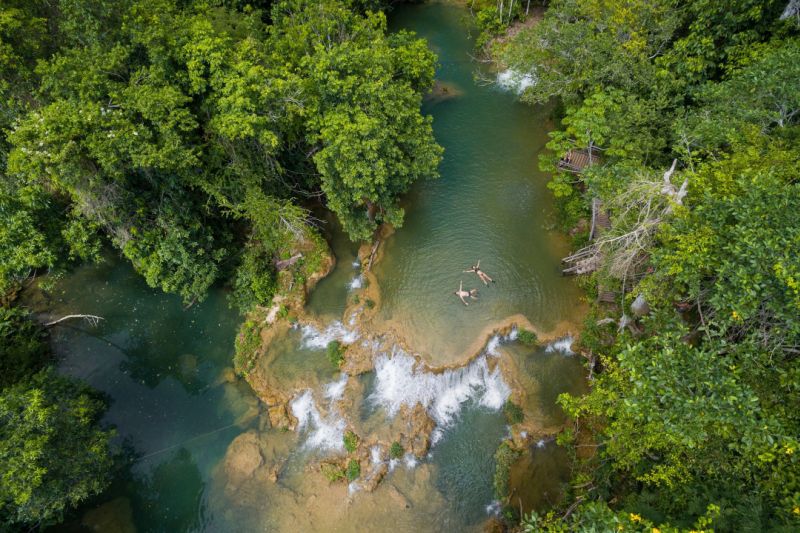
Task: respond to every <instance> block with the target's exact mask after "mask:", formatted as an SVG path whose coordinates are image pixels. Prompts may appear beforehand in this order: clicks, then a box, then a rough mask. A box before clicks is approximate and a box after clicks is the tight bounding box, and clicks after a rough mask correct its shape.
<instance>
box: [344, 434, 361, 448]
mask: <svg viewBox="0 0 800 533" xmlns="http://www.w3.org/2000/svg"><path fill="white" fill-rule="evenodd" d="M342 440H344V449H345V450H347V452H348V453H353V452H354V451H356V449H357V448H358V443H359V441H360V440H361V439H359V438H358V435H356V434H355V433H353V432H352V431H349V430H348V431H346V432H345V434H344V437H343V439H342Z"/></svg>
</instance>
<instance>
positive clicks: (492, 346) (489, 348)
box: [486, 335, 500, 357]
mask: <svg viewBox="0 0 800 533" xmlns="http://www.w3.org/2000/svg"><path fill="white" fill-rule="evenodd" d="M499 347H500V336H499V335H492V338H491V339H489V342H487V343H486V353H487V354H489V355H491V356H492V357H499V356H500V352H498V351H497V349H498V348H499Z"/></svg>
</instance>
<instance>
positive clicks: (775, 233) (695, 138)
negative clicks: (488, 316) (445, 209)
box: [491, 0, 800, 531]
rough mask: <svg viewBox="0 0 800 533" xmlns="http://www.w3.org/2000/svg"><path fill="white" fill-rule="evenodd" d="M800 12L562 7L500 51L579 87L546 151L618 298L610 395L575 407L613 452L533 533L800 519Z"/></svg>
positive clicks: (572, 90) (600, 312)
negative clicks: (578, 157)
mask: <svg viewBox="0 0 800 533" xmlns="http://www.w3.org/2000/svg"><path fill="white" fill-rule="evenodd" d="M799 14H800V10H799V9H798V5H797V2H788V4H787V2H786V1H785V0H767V1H763V0H736V1H731V2H709V1H706V0H691V1H686V2H677V1H674V0H658V1H633V2H602V1H592V0H589V1H582V0H581V1H577V0H558V1H553V2H550V3H549V5H548V7H547V10H546V12H545V13H544V16H543V18H542V20H541V21H539V22H538V23H536V24H533V25H528V26H527V27H525V28H522V29H521V30H520V31H518V32H517V33H516V34H515V35H514V36H513V37H511V38H509V39H507V40H505V41H499V42H496V43H494V44H492V45H491V51H492V52H493V53H494V54H495V57H497V58H498V59H500V60H501V61H502V62H504V63H505V64H506V65H507V66H508V67H510V68H511V69H513V70H514V71H516V72H517V73H519V74H520V75H526V76H528V77H529V79H531V80H533V83H532V84H531V85H530V86H529V87H527V88H526V89H525V91H524V92H523V93H522V95H521V97H522V99H523V100H525V101H528V102H530V103H534V104H535V103H545V102H550V101H552V100H557V101H558V102H559V109H560V118H561V123H560V127H559V128H557V129H556V130H555V131H554V132H552V133H551V134H550V135H551V140H550V143H549V144H548V148H549V149H550V151H549V152H548V153H547V154H545V155H544V156H543V157H542V160H541V166H542V168H543V169H546V170H549V171H553V172H554V174H553V178H552V181H551V183H550V188H551V189H552V190H553V192H554V193H555V195H556V196H557V197H558V199H559V205H560V213H561V215H560V216H561V219H562V223H563V225H564V227H565V228H573V227H575V228H578V231H574V232H573V233H574V234H575V233H577V235H578V236H577V237H576V241H575V245H576V246H575V247H576V249H577V251H576V254H574V256H573V258H571V259H570V260H569V261H570V262H569V264H571V265H573V270H572V271H573V272H580V273H583V274H584V280H583V283H584V285H585V286H586V287H587V288H588V289H589V290H590V291H591V292H592V293H593V294H594V295H600V294H602V295H605V296H604V298H606V299H607V298H608V295H611V301H612V302H613V303H612V304H610V305H609V304H603V303H597V304H596V305H595V306H594V307H593V310H592V312H591V313H590V316H589V317H588V319H587V321H586V324H585V329H584V332H583V334H582V339H581V349H582V352H583V353H584V354H585V355H586V356H587V357H588V358H589V361H590V367H591V371H592V379H593V382H592V389H591V392H590V393H589V394H587V395H585V396H583V397H570V396H564V397H562V398H561V400H560V401H561V403H562V405H563V406H564V407H565V408H566V410H567V411H568V412H569V414H570V415H571V416H572V417H573V420H574V421H575V426H574V427H572V428H570V430H569V431H567V432H566V433H565V434H564V435H562V437H561V440H562V441H563V442H572V444H576V445H577V446H579V447H580V448H583V449H591V450H593V452H592V453H588V454H583V457H584V460H583V461H582V462H581V463H580V467H579V468H578V469H577V470H576V472H575V478H574V480H573V485H572V487H573V488H572V489H571V493H570V498H569V500H568V501H567V502H566V503H565V504H564V507H563V508H562V509H561V510H560V512H556V511H553V512H551V513H550V514H549V515H547V516H540V515H536V514H534V515H532V516H530V517H529V518H528V519H527V520H526V521H525V524H526V529H527V530H529V531H601V530H617V529H619V530H626V531H651V530H652V531H656V530H660V531H677V530H688V529H695V530H700V529H709V528H713V529H714V530H715V531H794V530H797V528H798V527H800V463H799V462H798V461H800V459H799V458H800V357H798V356H799V355H800V298H799V296H800V292H799V291H800V285H798V280H800V255H798V253H797V250H798V245H800V216H798V213H800V181H798V180H799V179H800V157H799V156H798V154H800V35H799V33H798V28H799V25H800V18H798V15H799ZM570 154H591V159H590V164H589V165H588V166H586V167H585V168H580V169H577V170H576V169H574V168H570V166H569V161H568V158H570V157H571V155H570ZM598 211H602V212H604V213H605V214H606V215H608V218H609V220H610V227H609V228H607V229H604V228H600V230H598V231H595V232H594V234H592V235H591V236H590V235H589V228H590V227H592V224H591V223H590V222H588V221H591V220H595V219H596V218H595V217H596V212H598ZM580 228H583V231H580ZM576 449H577V448H576Z"/></svg>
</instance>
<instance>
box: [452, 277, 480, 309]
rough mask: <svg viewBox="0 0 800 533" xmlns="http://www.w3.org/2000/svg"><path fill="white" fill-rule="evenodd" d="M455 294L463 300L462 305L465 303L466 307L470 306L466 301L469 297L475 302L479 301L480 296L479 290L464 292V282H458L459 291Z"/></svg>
mask: <svg viewBox="0 0 800 533" xmlns="http://www.w3.org/2000/svg"><path fill="white" fill-rule="evenodd" d="M453 294H455V295H456V296H458V297H459V298H460V299H461V303H463V304H464V305H469V304H468V303H467V301H466V300H465V299H464V298H466V297H467V296H469V297H470V298H472V299H473V300H477V299H478V296H477V294H478V289H470V290H468V291H465V290H464V282H463V281H459V282H458V290H457V291H456V292H454V293H453Z"/></svg>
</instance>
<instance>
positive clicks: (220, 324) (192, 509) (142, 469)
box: [40, 4, 583, 532]
mask: <svg viewBox="0 0 800 533" xmlns="http://www.w3.org/2000/svg"><path fill="white" fill-rule="evenodd" d="M465 16H466V12H465V11H464V10H463V9H460V8H457V7H453V6H446V5H441V4H431V5H424V6H405V7H403V8H402V9H398V10H397V11H395V12H394V13H393V15H392V17H391V26H392V28H393V29H400V28H408V29H414V30H416V31H418V32H419V33H420V35H422V36H423V37H426V38H428V39H429V40H430V42H431V46H432V47H433V49H434V50H435V51H436V52H437V53H438V54H439V56H440V62H441V68H440V69H439V74H438V75H439V77H440V79H441V80H442V81H444V82H447V83H449V84H452V87H453V89H451V93H450V94H454V93H455V91H456V90H457V91H460V92H461V94H460V95H458V96H455V97H453V98H450V99H440V100H439V101H438V102H435V103H434V102H433V101H429V102H428V103H427V104H426V107H425V111H426V112H428V113H430V114H432V115H433V117H434V129H435V133H436V136H437V139H438V140H439V142H440V143H441V144H442V145H443V146H445V149H446V150H447V152H446V154H445V159H444V161H443V163H442V168H441V173H442V178H441V179H440V180H438V181H433V182H427V183H421V184H419V185H418V186H416V187H415V188H414V190H413V191H412V192H411V193H410V194H409V195H408V197H407V198H406V199H405V200H404V204H405V207H406V210H407V217H406V225H405V227H403V228H402V229H400V230H399V231H398V232H397V233H396V234H395V235H394V236H393V237H392V238H390V239H389V240H388V242H387V244H386V253H385V256H384V260H383V262H382V263H380V264H379V265H378V266H377V267H376V274H377V276H378V279H379V282H380V285H381V290H382V296H383V306H384V307H383V311H382V313H383V317H382V318H383V319H386V320H389V321H390V322H393V323H394V324H395V325H398V326H399V330H400V332H401V333H404V334H405V335H404V336H405V341H406V342H408V344H410V345H411V347H412V348H414V349H417V350H421V351H423V352H424V355H425V356H426V357H427V358H428V359H429V360H430V361H431V362H433V363H436V364H441V363H451V362H453V361H457V360H459V359H461V358H463V357H464V356H465V355H466V354H464V350H465V348H466V347H467V346H468V345H471V344H473V343H474V342H475V341H476V339H477V338H478V337H479V334H480V332H481V331H482V330H483V329H484V328H485V327H486V326H488V325H490V324H492V323H494V322H496V321H498V320H501V319H503V318H505V317H507V316H509V315H512V314H515V313H522V314H524V315H526V316H527V317H528V318H529V319H530V320H531V321H532V322H533V323H534V324H535V325H536V326H537V327H539V328H541V329H543V330H547V329H550V328H552V327H554V326H556V325H557V324H558V323H560V322H561V321H563V320H568V319H569V318H570V317H571V316H572V314H573V311H574V308H575V307H576V302H577V292H576V289H575V287H574V286H573V285H572V284H571V282H570V281H569V280H565V279H563V278H561V277H560V276H559V269H558V266H559V265H558V257H559V255H558V253H557V252H558V248H559V243H558V241H557V239H556V238H555V237H554V236H552V235H550V234H548V233H547V232H546V231H545V230H544V225H545V223H546V220H547V216H548V213H549V210H550V200H549V196H548V194H549V193H548V192H547V191H546V188H545V186H544V183H545V177H544V176H542V175H541V174H540V173H538V172H537V170H536V157H537V153H538V151H539V150H541V148H542V146H543V144H544V142H545V131H546V129H547V126H546V124H545V122H546V118H545V117H546V113H545V111H544V110H539V111H537V110H532V109H531V108H529V107H526V106H523V105H521V104H517V103H515V102H514V99H513V96H512V95H509V94H505V93H503V92H500V91H499V90H496V89H493V88H491V87H485V86H480V85H478V84H475V83H474V81H473V79H472V73H473V72H474V69H475V68H476V65H475V64H474V63H471V62H470V60H469V57H468V53H469V52H470V51H471V48H472V43H471V42H470V41H469V40H467V37H466V31H467V27H466V26H465V20H466V19H465ZM328 227H329V228H330V229H329V230H328V231H329V235H328V236H329V238H330V240H331V242H332V246H333V248H334V250H335V252H336V254H337V258H338V263H337V267H336V269H335V270H334V272H333V273H332V274H331V276H329V277H328V278H326V279H325V280H323V281H322V282H321V283H320V284H319V285H318V287H317V289H315V291H314V293H313V294H312V295H311V298H310V300H309V306H308V307H309V310H310V311H311V312H312V313H313V314H315V315H317V316H318V317H319V318H320V321H321V322H323V323H327V324H330V323H331V321H333V320H341V318H342V313H343V311H344V309H345V306H346V302H347V299H348V298H350V297H351V295H352V289H351V288H350V284H351V282H352V280H353V279H354V278H355V277H356V276H357V275H358V272H359V270H358V269H357V268H355V267H354V266H353V264H352V263H353V261H354V260H355V252H356V248H357V247H356V245H354V244H352V243H349V242H348V241H347V239H346V238H344V237H343V236H342V235H341V233H340V232H338V230H337V229H336V225H335V224H329V225H328ZM477 259H482V263H481V265H482V266H483V267H484V268H485V270H486V271H487V272H488V273H489V274H490V275H492V276H493V277H495V279H496V280H497V283H496V284H494V285H493V286H491V287H488V288H485V289H484V288H483V286H482V285H479V283H478V280H477V278H476V277H475V276H474V274H462V273H461V270H463V269H464V268H465V267H467V266H469V265H471V264H473V262H474V261H476V260H477ZM459 279H463V280H464V282H465V286H468V287H478V288H480V289H481V293H480V300H479V301H477V302H475V304H474V305H470V306H469V307H468V308H465V307H464V306H463V305H462V304H461V303H460V302H458V300H456V298H455V296H453V295H452V291H453V290H455V288H457V286H458V281H459ZM40 304H41V305H42V307H47V308H50V309H52V308H55V311H54V314H66V313H75V312H82V313H92V314H98V315H101V316H104V317H105V318H106V320H105V321H104V322H102V323H101V325H100V326H99V327H97V328H89V327H87V326H86V325H85V324H80V323H71V324H70V326H72V327H65V328H56V330H55V333H56V337H55V339H54V342H55V345H56V347H57V351H58V352H59V354H60V355H61V356H62V357H63V363H62V365H61V369H62V371H64V372H66V373H69V374H72V375H75V376H79V377H82V378H84V379H86V380H87V381H89V383H91V384H92V385H93V386H95V387H96V388H98V389H100V390H102V391H105V392H106V393H108V394H109V396H110V397H111V398H112V406H111V409H110V410H109V413H108V415H107V421H108V422H110V423H113V424H115V425H116V426H117V427H118V430H119V433H120V436H121V438H125V439H127V440H128V441H129V442H130V446H131V448H132V449H133V452H134V454H135V455H136V456H137V457H138V460H137V461H136V462H135V463H134V464H133V466H132V467H131V468H130V470H129V471H125V472H123V473H121V475H120V476H119V477H118V479H117V481H116V482H115V484H114V486H113V487H112V488H111V489H110V490H109V491H108V492H107V493H106V494H104V495H103V496H102V497H101V498H98V500H97V501H96V502H93V503H92V504H90V505H87V506H86V508H85V509H84V510H82V511H81V513H79V516H78V518H77V519H76V520H74V521H72V522H71V523H70V524H68V525H66V526H64V527H62V528H61V529H63V530H72V531H78V530H81V531H87V530H91V529H90V528H89V527H88V525H93V526H94V530H95V531H113V530H117V531H165V532H166V531H170V532H172V531H175V532H188V531H208V532H212V531H214V532H216V531H225V532H226V531H291V532H294V531H343V532H349V531H383V530H387V529H391V530H393V531H398V532H423V531H479V530H481V528H482V523H483V522H484V520H485V519H486V518H487V517H488V516H489V511H488V510H487V508H488V507H489V506H490V505H491V504H492V501H493V499H494V495H493V489H492V477H493V474H494V466H495V465H494V453H495V450H496V448H497V446H498V444H499V443H500V441H501V439H502V438H503V437H504V436H506V434H507V431H508V430H507V428H506V426H505V420H504V418H503V415H502V413H501V412H500V411H499V410H498V409H497V405H495V404H496V403H497V402H487V401H484V399H485V391H483V390H481V387H484V388H486V383H487V381H486V379H485V378H484V377H481V379H478V380H477V381H475V383H477V384H476V385H475V387H476V388H477V389H478V390H475V391H471V392H469V394H466V393H465V390H466V389H465V388H464V387H463V386H461V385H463V384H460V383H459V382H458V379H461V378H458V379H455V380H454V383H452V385H453V386H452V387H451V386H450V385H448V386H446V387H445V386H441V385H436V387H439V388H440V389H441V390H442V391H443V392H441V394H440V395H441V396H442V398H445V397H446V398H447V399H450V400H452V397H453V395H454V391H460V392H459V393H458V395H459V397H464V398H465V399H464V400H463V403H461V404H460V405H459V407H458V411H457V414H456V415H455V416H453V417H452V419H448V422H447V425H446V426H445V427H441V428H440V429H441V431H440V432H439V434H438V439H439V440H438V441H437V443H436V444H435V446H434V447H433V448H432V449H431V451H430V454H429V455H428V457H427V458H425V459H423V460H422V461H420V462H419V464H416V465H413V466H412V465H409V464H406V463H405V462H403V461H400V462H398V463H397V464H393V465H392V470H391V472H390V473H389V474H388V475H387V477H386V479H385V480H384V482H383V483H382V484H381V485H380V486H379V487H378V488H377V489H376V490H375V491H374V492H371V493H368V492H364V491H356V492H355V493H354V494H350V493H349V490H348V487H347V485H345V484H334V485H331V484H329V483H328V482H327V481H326V480H325V479H324V478H323V477H322V476H321V475H320V474H319V472H318V471H317V470H316V469H315V468H314V467H313V466H311V465H313V458H314V457H316V456H318V455H319V454H321V453H323V454H324V453H333V454H336V453H340V452H337V451H335V450H334V451H331V450H328V451H325V452H323V451H320V450H318V449H317V450H315V449H311V448H309V447H308V446H304V443H307V442H308V440H309V438H310V436H311V435H312V433H313V428H311V427H307V428H305V429H304V430H303V431H302V432H300V433H296V432H291V431H282V430H278V429H267V427H266V426H267V425H266V424H265V423H264V421H265V416H264V413H263V410H264V408H263V407H262V406H261V405H260V404H259V403H258V401H257V399H256V398H255V396H254V395H253V394H252V392H250V390H249V388H248V387H247V386H246V385H245V384H243V383H242V382H241V381H235V380H231V379H230V375H229V366H230V364H231V356H232V351H233V350H232V345H233V338H234V335H235V329H236V327H237V325H238V322H239V320H240V318H239V317H238V315H237V314H236V312H235V311H233V310H231V309H229V308H228V305H227V301H226V299H225V294H224V293H223V292H222V291H219V290H215V291H212V293H211V294H210V296H209V298H208V299H207V301H205V302H204V303H203V304H201V305H198V306H195V307H193V308H191V309H189V310H184V309H183V308H182V307H181V305H180V302H179V299H178V298H175V297H171V296H167V295H164V294H162V293H160V292H158V291H154V290H152V289H149V288H148V287H147V286H146V285H145V283H144V282H143V281H142V280H141V278H140V277H139V276H138V275H136V274H135V273H134V272H133V271H132V269H131V268H130V266H129V265H127V264H125V263H120V262H119V261H118V260H115V259H113V258H112V259H111V260H110V261H109V262H108V263H107V264H106V265H101V266H95V267H85V268H81V269H79V270H78V271H77V272H76V273H74V275H72V276H70V277H69V278H68V279H66V280H65V281H64V282H63V283H62V284H61V285H60V289H59V290H56V291H54V292H53V293H52V295H51V297H50V301H49V302H40ZM324 344H325V343H322V342H320V343H319V345H318V346H316V347H315V346H312V345H309V343H308V342H307V341H304V340H303V335H302V332H301V331H299V330H292V331H291V332H289V333H288V334H287V335H286V336H285V337H282V338H279V339H277V340H276V342H275V344H274V345H273V346H272V348H271V354H270V357H268V358H265V359H264V360H263V361H261V362H260V364H264V365H266V367H267V368H268V370H269V372H270V374H271V375H272V376H273V377H274V382H275V383H277V384H278V385H279V386H281V387H284V386H285V387H288V388H290V389H292V390H296V391H298V393H301V391H304V390H310V391H311V393H310V394H311V397H312V398H313V399H314V401H315V407H316V408H317V409H318V412H319V415H320V417H321V419H323V421H326V422H327V421H330V422H331V425H332V426H335V422H336V412H335V410H334V409H332V408H331V407H330V406H329V405H328V401H327V400H326V399H325V398H324V392H325V386H326V384H329V383H331V382H334V381H336V380H338V379H340V375H339V374H338V373H337V372H336V371H335V369H333V368H332V367H331V366H330V363H328V362H327V359H326V356H325V353H324ZM500 351H503V352H506V355H508V356H509V357H510V358H511V360H513V362H514V368H515V372H514V374H515V376H514V377H513V379H515V380H517V381H518V382H519V384H520V385H521V387H522V388H523V389H524V390H525V391H526V393H527V394H526V398H525V406H526V408H527V410H528V411H529V413H530V416H531V417H532V418H533V419H534V420H535V421H536V423H537V425H540V426H541V427H548V428H555V427H557V426H558V425H559V424H560V423H561V422H562V421H563V414H562V413H561V412H560V410H559V409H558V408H557V407H556V406H555V404H554V401H555V397H556V396H557V395H558V393H560V392H563V391H567V390H569V391H574V392H577V391H579V390H580V389H581V387H582V386H583V382H582V372H581V368H580V364H579V363H578V361H577V359H576V358H574V357H572V358H570V357H566V356H564V355H562V354H559V353H547V352H545V351H544V350H543V349H539V350H529V349H523V348H521V347H518V346H514V345H506V346H503V347H501V348H500ZM454 375H461V374H457V373H456V374H454ZM464 375H469V373H464ZM480 375H481V376H484V374H480ZM473 377H474V376H473ZM378 378H379V376H378V375H376V373H368V374H366V375H363V376H359V377H358V378H350V381H349V382H348V384H347V387H348V392H346V393H345V397H344V401H343V405H344V406H345V407H344V408H348V406H349V410H350V411H351V412H352V413H355V416H354V417H353V419H352V420H351V423H353V424H354V427H356V429H357V431H358V432H359V433H360V434H374V435H377V436H378V437H380V438H388V437H389V436H390V435H391V431H392V429H391V428H392V427H393V426H396V425H397V423H398V422H397V421H398V418H395V419H391V417H389V416H388V415H389V413H388V410H389V409H388V408H387V406H389V405H391V402H388V401H385V402H383V403H381V402H378V401H376V400H375V398H376V396H377V395H376V387H378V386H379V384H380V383H381V380H380V379H378ZM465 379H466V378H465ZM509 379H511V377H509ZM473 381H474V380H473ZM432 387H433V385H432ZM493 390H502V387H494V388H493ZM399 392H402V391H399ZM434 400H435V399H433V400H431V402H430V405H431V406H437V405H440V403H441V402H437V401H434ZM501 403H502V402H501ZM431 409H432V410H434V411H435V409H434V407H431ZM310 418H313V417H310ZM442 419H443V420H444V419H445V418H442ZM237 443H238V444H241V443H245V444H246V445H248V446H250V449H251V451H252V449H253V447H255V448H256V449H257V450H258V452H257V453H256V456H257V457H259V459H258V464H259V465H260V466H257V467H255V469H254V470H253V471H252V472H251V473H248V474H247V475H243V474H241V472H240V467H241V464H239V463H237V461H239V462H241V461H242V460H243V458H246V454H244V453H243V452H242V449H244V448H242V447H241V446H240V447H238V448H237V446H238V444H237ZM535 451H536V455H531V456H530V457H531V459H530V460H528V461H527V462H525V463H524V464H522V465H520V467H519V469H518V471H519V474H518V475H517V477H516V478H515V483H516V485H515V487H518V488H516V490H517V491H518V493H519V494H521V495H522V494H524V499H525V501H526V502H531V505H535V506H539V505H540V504H541V502H545V503H546V502H548V501H552V499H551V498H554V497H555V496H554V494H555V493H556V492H557V490H558V487H559V485H560V483H561V482H562V481H563V479H564V476H565V470H564V457H563V456H562V455H560V454H559V452H558V451H557V450H551V449H550V448H548V447H547V446H546V447H545V449H544V450H541V449H538V448H537V449H536V450H535ZM251 457H252V455H251ZM382 460H384V461H385V460H386V458H385V457H384V458H383V459H382ZM310 461H311V462H310ZM245 462H246V461H245ZM237 469H238V470H237ZM526 480H529V481H530V482H527V481H526ZM81 522H83V524H81Z"/></svg>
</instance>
